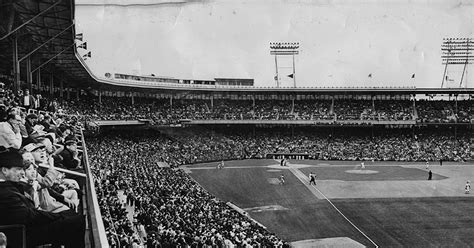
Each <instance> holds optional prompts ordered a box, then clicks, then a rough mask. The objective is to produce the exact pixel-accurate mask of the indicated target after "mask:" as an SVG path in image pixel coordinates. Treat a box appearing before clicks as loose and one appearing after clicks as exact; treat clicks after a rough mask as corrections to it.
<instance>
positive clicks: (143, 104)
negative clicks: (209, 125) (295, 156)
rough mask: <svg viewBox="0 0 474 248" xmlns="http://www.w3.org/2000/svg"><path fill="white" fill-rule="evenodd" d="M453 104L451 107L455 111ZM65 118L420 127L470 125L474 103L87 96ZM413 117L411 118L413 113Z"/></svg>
mask: <svg viewBox="0 0 474 248" xmlns="http://www.w3.org/2000/svg"><path fill="white" fill-rule="evenodd" d="M455 105H457V112H456V108H455V107H454V106H455ZM61 109H62V110H63V111H64V113H68V114H76V115H77V114H82V115H86V116H88V117H89V118H92V119H97V120H132V119H135V120H136V119H150V120H153V121H154V122H155V123H157V124H169V123H178V122H179V121H180V120H185V119H187V120H331V121H339V122H341V121H342V122H344V121H364V120H372V121H394V122H396V121H407V120H416V121H418V122H422V123H454V122H459V123H469V122H470V121H471V119H472V116H473V114H472V109H473V103H472V101H471V100H461V101H457V102H455V101H425V100H420V101H417V102H415V104H414V103H413V101H410V100H377V101H370V100H335V101H334V103H332V102H331V101H330V100H296V101H294V104H293V103H292V101H276V100H256V101H254V102H252V101H249V100H227V99H222V100H214V101H212V102H211V101H209V100H196V99H177V100H173V102H172V103H170V100H168V99H148V98H135V101H134V103H133V104H132V101H131V99H130V98H127V97H102V98H101V103H99V100H98V98H97V97H93V96H89V97H87V98H84V99H81V100H79V101H74V100H73V101H69V102H65V103H63V105H62V106H61ZM415 113H416V114H415Z"/></svg>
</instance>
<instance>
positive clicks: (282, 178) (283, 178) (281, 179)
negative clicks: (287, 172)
mask: <svg viewBox="0 0 474 248" xmlns="http://www.w3.org/2000/svg"><path fill="white" fill-rule="evenodd" d="M280 184H281V185H283V184H285V176H283V174H281V176H280Z"/></svg>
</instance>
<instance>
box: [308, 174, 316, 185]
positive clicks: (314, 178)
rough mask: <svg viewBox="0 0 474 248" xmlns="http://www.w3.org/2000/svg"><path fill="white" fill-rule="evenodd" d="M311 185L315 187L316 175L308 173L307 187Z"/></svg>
mask: <svg viewBox="0 0 474 248" xmlns="http://www.w3.org/2000/svg"><path fill="white" fill-rule="evenodd" d="M311 184H314V185H316V174H314V173H313V172H311V173H309V185H311Z"/></svg>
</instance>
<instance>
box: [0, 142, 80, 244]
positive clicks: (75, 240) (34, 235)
mask: <svg viewBox="0 0 474 248" xmlns="http://www.w3.org/2000/svg"><path fill="white" fill-rule="evenodd" d="M22 167H23V158H22V156H21V155H20V153H19V152H17V151H7V152H3V153H0V225H12V224H21V225H24V226H25V227H26V242H27V247H32V246H38V245H44V244H53V245H56V246H59V245H65V246H66V247H84V233H85V218H84V216H82V215H74V216H66V215H62V214H60V213H58V214H55V213H48V212H45V211H42V210H38V209H36V208H35V206H34V203H33V202H32V201H31V200H30V199H29V198H27V197H26V196H25V193H24V189H23V188H22V187H21V186H20V184H19V180H20V176H21V174H22V171H23V169H22Z"/></svg>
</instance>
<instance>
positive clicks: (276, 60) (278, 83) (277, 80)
mask: <svg viewBox="0 0 474 248" xmlns="http://www.w3.org/2000/svg"><path fill="white" fill-rule="evenodd" d="M275 70H276V83H277V88H279V87H280V81H279V79H278V59H277V54H276V53H275Z"/></svg>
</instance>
